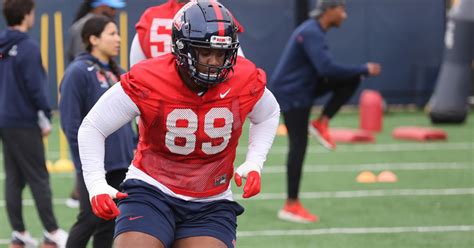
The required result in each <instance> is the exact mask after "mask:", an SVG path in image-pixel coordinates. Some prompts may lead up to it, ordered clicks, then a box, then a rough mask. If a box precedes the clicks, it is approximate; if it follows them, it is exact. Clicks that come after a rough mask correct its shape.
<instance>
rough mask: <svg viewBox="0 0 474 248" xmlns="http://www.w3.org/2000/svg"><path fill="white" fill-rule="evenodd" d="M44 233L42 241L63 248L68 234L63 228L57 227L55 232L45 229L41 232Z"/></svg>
mask: <svg viewBox="0 0 474 248" xmlns="http://www.w3.org/2000/svg"><path fill="white" fill-rule="evenodd" d="M43 234H44V243H45V244H52V245H56V247H57V248H65V247H66V242H67V238H68V236H69V234H68V233H67V232H66V231H64V230H63V229H58V230H56V232H55V233H54V234H53V233H49V232H47V231H44V232H43Z"/></svg>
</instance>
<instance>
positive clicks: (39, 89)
mask: <svg viewBox="0 0 474 248" xmlns="http://www.w3.org/2000/svg"><path fill="white" fill-rule="evenodd" d="M2 9H3V15H4V17H5V20H6V22H7V25H8V27H7V29H5V30H3V31H2V32H0V140H1V141H2V143H3V155H4V158H5V160H4V164H5V174H6V180H5V198H6V202H7V204H6V210H7V216H8V219H9V221H10V224H11V227H12V229H13V232H12V241H11V242H12V244H13V245H22V246H27V247H31V246H37V245H38V241H37V240H36V239H34V238H32V237H31V235H30V234H29V233H28V231H27V230H26V227H25V223H24V221H23V212H22V210H23V208H22V192H23V190H24V189H25V186H26V185H27V184H28V185H29V186H30V188H31V192H32V195H33V198H34V201H35V204H36V208H37V210H38V214H39V216H40V219H41V222H42V224H43V227H44V229H45V231H44V236H45V241H46V242H48V243H54V245H56V246H57V247H64V245H65V243H66V239H67V232H65V231H64V230H62V229H59V228H58V224H57V221H56V218H55V216H54V213H53V206H52V195H51V188H50V184H49V174H48V171H47V169H46V163H45V154H44V147H43V141H42V136H43V135H45V136H46V135H47V134H48V133H49V131H50V128H47V129H49V130H47V129H41V128H40V126H39V125H40V123H41V122H39V118H38V117H39V116H40V114H39V113H41V115H42V116H43V118H44V120H43V121H42V123H47V125H48V126H50V119H51V109H50V106H49V104H48V98H47V96H46V83H47V80H46V73H45V70H44V68H43V65H42V62H41V54H40V49H39V46H38V43H37V42H36V41H35V40H33V39H32V38H30V37H29V36H28V34H27V32H28V30H30V29H31V28H32V27H33V25H34V16H35V14H34V10H35V3H34V1H33V0H6V1H3V8H2Z"/></svg>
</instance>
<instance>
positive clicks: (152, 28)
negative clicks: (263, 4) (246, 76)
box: [135, 0, 244, 59]
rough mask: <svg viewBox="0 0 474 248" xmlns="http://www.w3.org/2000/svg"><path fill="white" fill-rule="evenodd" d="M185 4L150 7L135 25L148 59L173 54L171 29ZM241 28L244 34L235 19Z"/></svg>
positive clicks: (171, 2) (174, 2) (174, 0)
mask: <svg viewBox="0 0 474 248" xmlns="http://www.w3.org/2000/svg"><path fill="white" fill-rule="evenodd" d="M183 6H184V4H183V3H178V2H177V1H176V0H169V1H168V2H166V3H164V4H161V5H158V6H155V7H150V8H148V9H147V10H145V12H144V13H143V15H142V16H141V17H140V20H139V21H138V23H137V24H136V25H135V29H136V30H137V34H138V39H139V41H140V46H141V48H142V50H143V53H144V54H145V56H146V58H148V59H149V58H155V57H158V56H160V55H163V54H167V53H170V52H171V27H172V23H173V17H174V15H175V14H176V13H177V12H178V10H180V9H181V7H183ZM234 21H235V24H236V25H237V26H238V27H239V30H238V32H240V33H241V32H243V31H244V29H243V27H242V26H241V25H240V24H239V23H238V22H237V20H236V19H235V18H234Z"/></svg>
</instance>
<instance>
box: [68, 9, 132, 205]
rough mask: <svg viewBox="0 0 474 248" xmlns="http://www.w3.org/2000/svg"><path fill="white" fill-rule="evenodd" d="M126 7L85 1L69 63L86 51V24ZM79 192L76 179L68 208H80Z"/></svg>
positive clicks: (73, 33)
mask: <svg viewBox="0 0 474 248" xmlns="http://www.w3.org/2000/svg"><path fill="white" fill-rule="evenodd" d="M125 6H126V4H125V2H124V0H84V2H82V4H81V6H80V7H79V10H78V11H77V14H76V16H75V18H74V23H73V24H72V26H71V27H70V28H69V44H68V50H67V51H66V53H67V55H66V56H67V59H68V61H69V63H70V62H72V61H73V60H74V59H75V58H76V56H77V55H79V54H80V53H83V52H85V51H86V50H85V47H84V44H83V42H82V37H81V31H82V27H83V26H84V23H86V21H87V20H89V19H90V18H92V17H94V16H97V15H103V16H107V17H110V18H112V19H113V18H115V15H116V13H117V11H116V9H121V8H124V7H125ZM78 190H79V187H78V183H77V179H76V182H75V186H74V189H73V190H72V192H71V194H70V197H69V199H67V200H66V206H68V207H71V208H77V207H78V205H79V201H78V197H79V192H78Z"/></svg>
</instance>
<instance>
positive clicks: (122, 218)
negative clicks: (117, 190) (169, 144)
mask: <svg viewBox="0 0 474 248" xmlns="http://www.w3.org/2000/svg"><path fill="white" fill-rule="evenodd" d="M122 188H123V190H124V191H125V192H126V193H127V194H128V197H127V198H125V199H123V200H121V201H120V202H119V203H118V207H119V210H120V215H119V216H118V217H117V219H116V222H115V240H114V247H117V248H128V247H134V248H140V247H147V248H148V247H153V248H155V247H156V248H161V247H171V244H172V243H173V240H174V236H175V232H174V230H175V222H176V220H175V216H174V209H171V207H170V204H168V203H167V202H165V201H163V198H162V196H161V195H160V194H161V192H160V191H159V190H158V189H157V188H155V187H153V186H151V185H149V184H147V183H145V182H143V181H141V180H136V179H129V180H126V181H125V182H124V183H123V184H122Z"/></svg>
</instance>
